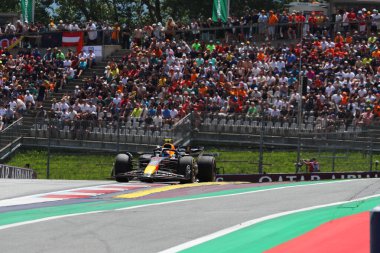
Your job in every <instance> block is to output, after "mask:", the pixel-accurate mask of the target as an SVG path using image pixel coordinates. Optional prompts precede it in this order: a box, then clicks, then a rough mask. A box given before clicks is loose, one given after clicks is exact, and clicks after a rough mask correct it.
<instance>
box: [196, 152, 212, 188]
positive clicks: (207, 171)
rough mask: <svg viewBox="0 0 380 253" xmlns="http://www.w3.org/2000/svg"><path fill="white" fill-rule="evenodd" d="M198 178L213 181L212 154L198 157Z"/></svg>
mask: <svg viewBox="0 0 380 253" xmlns="http://www.w3.org/2000/svg"><path fill="white" fill-rule="evenodd" d="M198 179H199V181H200V182H215V179H216V162H215V158H214V157H213V156H201V157H199V158H198Z"/></svg>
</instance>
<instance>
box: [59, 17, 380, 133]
mask: <svg viewBox="0 0 380 253" xmlns="http://www.w3.org/2000/svg"><path fill="white" fill-rule="evenodd" d="M374 12H376V10H374ZM168 23H169V24H171V25H172V26H175V24H174V21H173V20H169V21H168ZM368 32H371V31H368ZM375 32H376V33H375ZM173 35H174V34H173V33H164V34H163V37H160V36H156V34H155V33H151V34H150V36H149V37H148V38H147V39H145V40H144V42H143V43H142V42H141V41H139V40H135V41H133V42H132V43H131V51H130V53H128V54H126V55H125V56H124V57H123V59H122V60H119V61H117V60H110V61H109V62H108V65H107V66H106V68H105V70H104V73H103V75H94V76H93V78H90V79H86V80H85V81H84V84H83V85H82V87H77V89H76V90H75V92H74V94H73V95H72V96H71V97H70V98H66V100H65V101H63V102H61V105H64V107H65V108H66V107H68V110H69V113H67V112H64V110H62V113H63V117H66V119H68V120H71V119H72V118H81V119H94V120H98V122H107V121H108V122H112V121H115V120H120V121H129V120H132V121H133V122H134V121H137V122H144V125H145V127H146V128H148V129H160V128H161V127H162V125H164V124H168V125H172V124H173V123H175V122H176V121H178V120H179V119H181V118H182V117H184V116H185V115H187V114H188V113H191V112H193V113H195V115H199V116H201V115H202V113H203V112H211V113H214V114H219V115H233V114H235V115H236V114H239V115H244V116H245V117H250V118H256V117H257V118H264V119H266V120H272V121H281V122H286V121H288V122H291V121H293V120H294V119H295V118H296V116H297V110H298V104H299V103H300V101H301V99H302V106H303V108H302V110H303V112H304V116H305V117H309V116H312V117H314V119H315V122H316V123H318V122H319V123H320V124H322V121H323V122H324V124H325V125H327V126H331V127H332V128H334V127H335V125H337V124H344V125H346V126H349V125H352V126H368V125H370V124H371V123H372V122H373V121H374V119H375V118H379V117H380V105H379V101H380V67H379V66H380V40H379V36H378V34H377V30H375V29H374V28H373V30H372V33H370V34H369V35H368V34H367V33H364V32H360V29H359V27H357V28H355V27H353V28H352V30H350V32H348V31H347V32H344V31H343V30H342V32H340V31H338V32H337V33H336V34H335V36H332V35H331V34H330V33H323V32H322V33H318V32H315V33H312V30H307V31H305V34H304V35H303V36H302V40H301V41H300V42H299V43H296V44H286V43H283V44H280V45H278V46H274V45H273V44H272V42H270V41H267V42H263V43H255V41H254V40H253V41H252V40H245V41H244V42H239V43H236V42H235V43H229V42H226V41H221V40H216V41H213V40H209V41H204V40H201V39H197V38H195V39H194V40H193V41H191V42H186V41H184V40H175V39H173ZM299 87H301V89H300V88H299ZM300 90H302V92H301V93H299V91H300ZM57 103H58V105H57V111H58V113H60V105H59V103H60V102H57ZM70 105H72V106H70ZM64 115H66V116H64ZM68 115H70V116H68Z"/></svg>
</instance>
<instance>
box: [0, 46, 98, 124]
mask: <svg viewBox="0 0 380 253" xmlns="http://www.w3.org/2000/svg"><path fill="white" fill-rule="evenodd" d="M94 57H95V56H94V53H93V52H92V51H90V52H89V53H88V54H86V53H84V52H83V51H82V52H80V53H79V54H77V53H74V52H73V51H72V50H71V49H68V50H67V52H65V53H64V52H63V51H62V50H61V49H59V48H47V49H46V50H44V51H43V52H42V51H40V49H38V48H33V49H19V50H18V53H17V54H15V55H12V54H11V53H10V52H9V51H6V50H4V49H1V48H0V88H1V94H0V96H1V100H0V130H2V129H3V128H4V127H5V126H6V125H9V124H10V123H12V122H13V121H14V120H17V119H19V118H20V117H22V116H23V115H25V114H26V113H30V112H31V111H35V110H37V109H40V108H41V109H42V108H43V102H44V101H45V100H46V99H50V95H51V94H52V93H54V92H58V91H59V90H61V89H62V88H64V86H65V85H67V83H68V82H69V81H70V80H72V79H74V78H79V77H80V75H81V73H82V71H83V70H84V69H86V68H88V66H87V63H91V64H89V66H91V65H92V64H93V58H94ZM82 66H83V69H82ZM38 112H39V113H38V115H39V116H42V117H45V116H46V112H45V111H44V110H38ZM42 112H43V115H41V113H42Z"/></svg>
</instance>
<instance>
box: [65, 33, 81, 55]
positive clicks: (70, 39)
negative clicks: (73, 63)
mask: <svg viewBox="0 0 380 253" xmlns="http://www.w3.org/2000/svg"><path fill="white" fill-rule="evenodd" d="M62 46H63V47H75V46H76V47H77V52H80V51H81V50H82V48H83V32H63V33H62Z"/></svg>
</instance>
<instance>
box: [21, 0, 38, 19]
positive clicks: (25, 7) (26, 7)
mask: <svg viewBox="0 0 380 253" xmlns="http://www.w3.org/2000/svg"><path fill="white" fill-rule="evenodd" d="M34 1H35V0H21V11H22V20H23V21H24V22H25V21H28V23H32V22H34Z"/></svg>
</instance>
